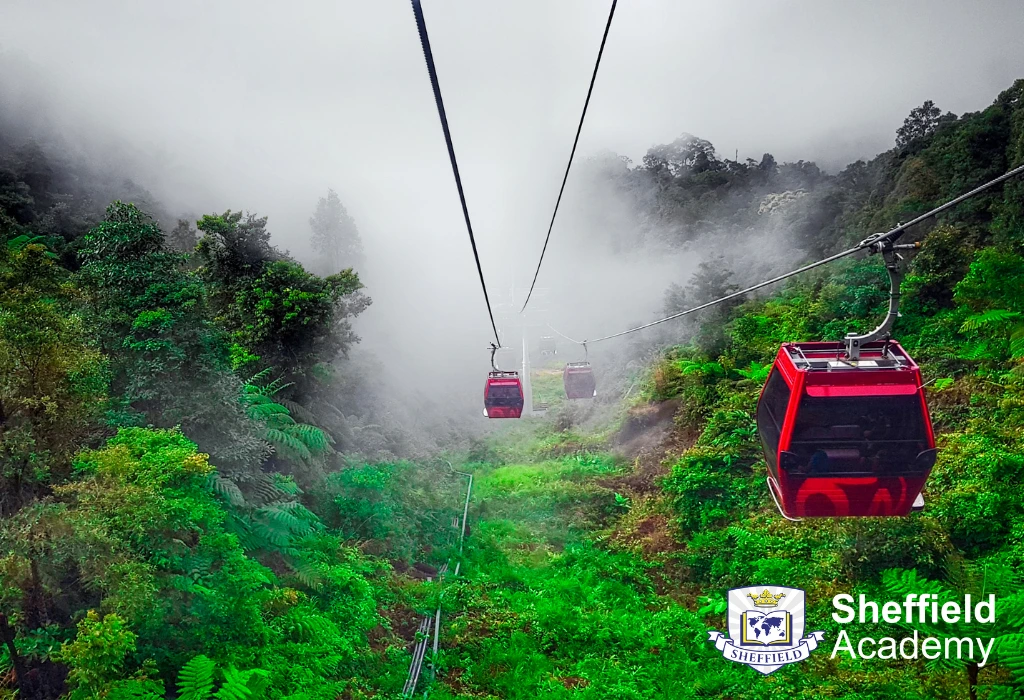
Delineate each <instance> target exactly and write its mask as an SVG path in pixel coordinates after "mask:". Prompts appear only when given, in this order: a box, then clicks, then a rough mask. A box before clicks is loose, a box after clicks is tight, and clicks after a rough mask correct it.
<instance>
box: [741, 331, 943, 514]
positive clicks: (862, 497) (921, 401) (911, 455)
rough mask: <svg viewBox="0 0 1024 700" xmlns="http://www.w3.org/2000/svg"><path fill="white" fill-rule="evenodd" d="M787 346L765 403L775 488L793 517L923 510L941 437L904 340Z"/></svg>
mask: <svg viewBox="0 0 1024 700" xmlns="http://www.w3.org/2000/svg"><path fill="white" fill-rule="evenodd" d="M844 353H845V348H844V346H843V345H842V344H837V343H823V342H816V343H787V344H785V345H783V346H782V347H781V348H780V349H779V352H778V355H777V356H776V359H775V364H774V366H773V367H772V370H771V374H770V375H769V377H768V381H767V383H766V384H765V387H764V389H763V391H762V392H761V398H760V401H759V402H758V406H757V427H758V432H759V434H760V436H761V443H762V445H763V447H764V453H765V459H766V460H767V462H768V470H769V472H770V476H769V477H768V486H769V488H770V490H771V493H772V497H773V498H775V499H776V502H777V505H778V506H779V509H780V510H781V511H782V513H783V515H784V516H786V517H788V518H791V519H796V518H816V517H865V516H903V515H907V514H909V513H910V512H911V510H918V509H920V508H921V507H923V505H924V501H923V499H922V498H921V489H922V488H923V487H924V483H925V481H926V479H927V478H928V474H929V473H930V472H931V469H932V466H933V465H934V464H935V456H936V449H935V436H934V434H933V432H932V425H931V420H930V419H929V417H928V406H927V404H926V402H925V397H924V391H923V389H922V387H921V384H922V382H921V372H920V370H919V369H918V367H917V364H916V363H915V362H914V361H913V360H912V359H911V358H910V356H909V355H907V353H906V352H905V351H904V350H903V348H901V347H900V346H899V345H898V344H897V343H895V342H891V341H879V342H869V343H864V344H863V345H861V346H860V347H859V353H857V354H858V357H857V358H856V359H850V358H849V357H848V355H846V354H844Z"/></svg>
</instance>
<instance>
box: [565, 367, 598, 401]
mask: <svg viewBox="0 0 1024 700" xmlns="http://www.w3.org/2000/svg"><path fill="white" fill-rule="evenodd" d="M562 384H563V385H564V386H565V395H566V397H567V398H570V399H592V398H594V397H595V396H597V383H596V382H595V381H594V370H593V368H592V367H591V366H590V363H589V362H570V363H568V364H567V365H566V366H565V369H564V370H562Z"/></svg>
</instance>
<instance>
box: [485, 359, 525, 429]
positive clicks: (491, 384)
mask: <svg viewBox="0 0 1024 700" xmlns="http://www.w3.org/2000/svg"><path fill="white" fill-rule="evenodd" d="M484 415H486V416H487V417H488V418H519V417H520V416H522V415H523V383H522V382H521V381H520V380H519V372H506V371H502V370H495V371H493V372H490V373H489V374H488V375H487V382H486V383H485V384H484Z"/></svg>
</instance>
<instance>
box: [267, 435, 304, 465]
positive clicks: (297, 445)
mask: <svg viewBox="0 0 1024 700" xmlns="http://www.w3.org/2000/svg"><path fill="white" fill-rule="evenodd" d="M267 441H268V442H269V443H270V444H271V445H273V446H274V448H275V449H278V450H283V451H284V452H286V453H290V454H293V455H295V456H297V457H298V458H299V459H301V460H303V461H306V460H309V459H312V458H313V454H312V453H311V452H310V451H309V448H308V447H306V445H305V443H303V442H302V440H300V439H298V438H297V437H295V436H293V435H289V434H288V433H286V432H284V431H283V430H280V429H278V428H268V429H267Z"/></svg>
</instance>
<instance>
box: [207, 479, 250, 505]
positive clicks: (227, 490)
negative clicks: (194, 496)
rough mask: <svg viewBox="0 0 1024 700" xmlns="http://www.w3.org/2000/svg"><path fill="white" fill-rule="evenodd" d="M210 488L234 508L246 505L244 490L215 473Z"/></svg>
mask: <svg viewBox="0 0 1024 700" xmlns="http://www.w3.org/2000/svg"><path fill="white" fill-rule="evenodd" d="M210 488H212V489H213V491H214V492H215V493H217V494H219V495H220V496H222V497H223V498H224V500H226V501H227V502H228V503H229V504H230V505H232V506H235V507H240V506H244V505H245V496H244V495H242V490H241V489H240V488H238V484H236V483H235V482H233V481H231V480H230V479H225V478H224V477H223V476H221V475H220V474H217V473H213V474H211V475H210Z"/></svg>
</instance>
